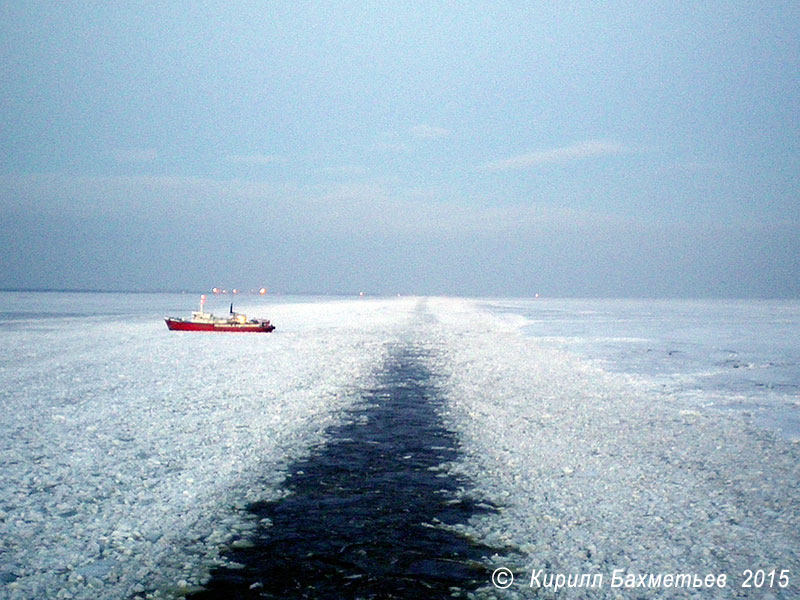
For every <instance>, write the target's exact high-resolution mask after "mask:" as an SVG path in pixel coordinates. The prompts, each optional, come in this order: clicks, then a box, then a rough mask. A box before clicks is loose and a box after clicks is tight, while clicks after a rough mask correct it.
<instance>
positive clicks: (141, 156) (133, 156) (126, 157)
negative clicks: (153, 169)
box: [114, 148, 158, 163]
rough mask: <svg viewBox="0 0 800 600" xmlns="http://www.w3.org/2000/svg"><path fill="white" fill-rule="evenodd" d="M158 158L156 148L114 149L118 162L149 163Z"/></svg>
mask: <svg viewBox="0 0 800 600" xmlns="http://www.w3.org/2000/svg"><path fill="white" fill-rule="evenodd" d="M157 158H158V151H157V150H156V149H155V148H120V149H117V150H115V151H114V160H116V161H117V162H118V163H148V162H153V161H154V160H156V159H157Z"/></svg>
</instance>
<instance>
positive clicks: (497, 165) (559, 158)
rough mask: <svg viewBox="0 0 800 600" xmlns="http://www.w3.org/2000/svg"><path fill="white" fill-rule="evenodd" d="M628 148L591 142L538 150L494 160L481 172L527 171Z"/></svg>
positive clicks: (602, 142) (486, 164) (615, 152)
mask: <svg viewBox="0 0 800 600" xmlns="http://www.w3.org/2000/svg"><path fill="white" fill-rule="evenodd" d="M626 150H627V148H626V147H625V146H622V145H621V144H617V143H615V142H608V141H603V140H589V141H586V142H579V143H577V144H572V145H571V146H562V147H561V148H552V149H550V150H538V151H536V152H528V153H526V154H518V155H517V156H511V157H509V158H503V159H500V160H494V161H491V162H487V163H484V164H482V165H481V166H480V167H479V170H481V171H491V172H495V171H512V170H517V169H527V168H530V167H537V166H540V165H547V164H554V163H564V162H570V161H573V160H581V159H585V158H592V157H596V156H610V155H614V154H620V153H622V152H625V151H626Z"/></svg>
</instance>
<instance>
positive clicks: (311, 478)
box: [191, 344, 495, 600]
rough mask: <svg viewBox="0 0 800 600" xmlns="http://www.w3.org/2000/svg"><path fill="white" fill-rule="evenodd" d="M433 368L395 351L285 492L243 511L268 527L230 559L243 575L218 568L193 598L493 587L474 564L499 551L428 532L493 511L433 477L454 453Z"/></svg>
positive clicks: (455, 481) (386, 594) (404, 348)
mask: <svg viewBox="0 0 800 600" xmlns="http://www.w3.org/2000/svg"><path fill="white" fill-rule="evenodd" d="M429 359H430V357H429V356H428V355H427V354H426V353H425V352H424V351H422V350H420V349H419V348H416V347H414V346H413V345H410V344H406V345H398V346H397V347H396V348H395V349H394V351H393V352H392V353H391V357H390V359H389V360H388V362H387V364H386V365H385V367H384V370H383V372H382V374H381V377H380V383H379V385H378V386H377V387H376V388H375V389H372V390H365V392H364V395H363V401H362V402H361V403H360V404H359V405H357V406H356V408H355V409H353V411H352V412H351V414H350V415H349V417H350V418H349V419H348V422H347V423H345V424H343V425H341V426H338V427H335V428H333V429H331V430H330V431H329V432H328V438H329V441H328V443H327V444H326V445H325V446H323V447H322V448H320V449H319V450H317V451H316V452H314V453H313V454H312V455H311V456H309V457H308V458H306V459H304V460H302V461H300V462H298V463H297V464H295V465H293V466H292V467H291V468H290V471H289V473H290V477H289V479H288V484H287V486H288V489H289V490H290V492H291V494H290V495H289V496H287V497H285V498H284V499H282V500H280V501H277V502H264V503H257V504H254V505H252V506H251V507H250V510H251V511H252V512H253V513H254V514H255V516H256V517H257V518H258V519H264V518H268V519H270V520H271V522H272V525H271V526H269V527H266V528H262V529H260V530H258V531H257V532H256V533H255V535H254V536H253V537H252V538H251V539H250V541H251V542H252V543H253V544H254V547H252V548H242V549H236V550H232V551H231V552H230V553H229V554H228V558H230V559H231V560H233V561H235V562H236V563H239V564H241V565H244V567H243V568H238V569H228V568H225V569H219V570H217V571H215V572H214V573H213V577H212V580H211V581H210V582H209V583H208V585H207V586H206V587H207V590H206V591H203V592H200V593H197V594H195V595H193V596H191V598H192V600H212V599H223V598H224V599H233V598H343V599H346V598H361V599H369V598H425V599H428V600H431V599H436V598H453V597H463V596H465V595H466V593H467V591H469V590H472V589H475V588H477V587H480V586H483V585H486V584H487V583H489V577H490V574H489V572H488V571H487V568H486V567H485V566H484V562H483V561H482V558H483V557H486V556H489V555H491V554H493V553H494V552H495V550H494V549H491V548H488V547H486V546H481V545H477V544H475V543H472V542H471V541H469V540H467V539H465V538H464V537H462V536H460V535H458V534H455V533H453V532H451V531H447V530H445V529H442V528H441V527H436V526H435V524H437V523H438V522H443V523H447V524H455V523H463V522H466V521H467V520H468V519H469V517H470V516H471V515H473V514H475V513H476V512H477V511H479V510H491V508H490V507H488V506H487V505H486V504H483V503H482V504H481V505H480V506H477V505H476V503H475V502H473V501H470V500H464V499H463V498H461V497H460V495H459V494H458V491H459V489H463V488H465V487H468V482H467V481H464V480H461V479H459V478H456V477H453V476H450V475H446V474H445V473H444V472H443V471H441V470H439V469H436V468H435V467H437V466H439V465H441V464H442V463H446V462H448V461H453V460H455V459H456V458H457V457H458V447H457V443H456V439H455V436H454V434H453V433H452V432H450V431H448V430H447V429H446V428H445V427H444V426H443V424H442V422H441V420H440V418H439V416H438V413H437V408H438V406H439V404H440V402H441V397H440V394H439V392H438V390H437V389H436V386H435V382H434V378H433V375H432V373H431V372H430V370H429V367H428V365H429V364H430V360H429Z"/></svg>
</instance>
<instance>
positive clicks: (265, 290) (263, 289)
mask: <svg viewBox="0 0 800 600" xmlns="http://www.w3.org/2000/svg"><path fill="white" fill-rule="evenodd" d="M258 293H259V294H261V295H262V296H263V295H264V294H266V293H267V288H261V289H260V290H258Z"/></svg>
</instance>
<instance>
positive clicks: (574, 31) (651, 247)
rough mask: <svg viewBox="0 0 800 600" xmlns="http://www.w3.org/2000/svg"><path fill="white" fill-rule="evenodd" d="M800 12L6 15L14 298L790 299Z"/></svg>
mask: <svg viewBox="0 0 800 600" xmlns="http://www.w3.org/2000/svg"><path fill="white" fill-rule="evenodd" d="M799 7H800V4H798V3H797V2H796V1H794V2H769V1H767V2H750V1H748V2H736V1H722V2H713V1H712V2H624V3H622V2H602V3H599V2H552V1H548V2H519V3H516V2H515V3H508V2H500V3H498V2H487V3H482V4H479V3H468V2H415V3H400V2H380V3H379V2H363V1H358V2H329V3H301V2H295V1H292V2H215V3H209V2H176V1H168V2H88V1H82V2H30V1H26V2H17V1H12V2H2V3H1V4H0V244H2V257H0V287H3V288H100V289H208V288H210V287H211V286H214V285H219V286H226V287H233V286H238V287H242V288H247V287H252V286H262V285H263V286H266V287H268V288H269V289H271V290H274V291H277V292H321V293H331V292H337V293H338V292H341V293H353V292H357V291H360V290H364V291H366V292H369V293H409V294H411V293H416V294H468V295H532V294H534V293H540V294H543V295H548V296H557V295H578V296H642V295H645V296H709V295H714V296H793V297H797V296H800V142H799V140H800V27H798V23H800V8H799Z"/></svg>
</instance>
